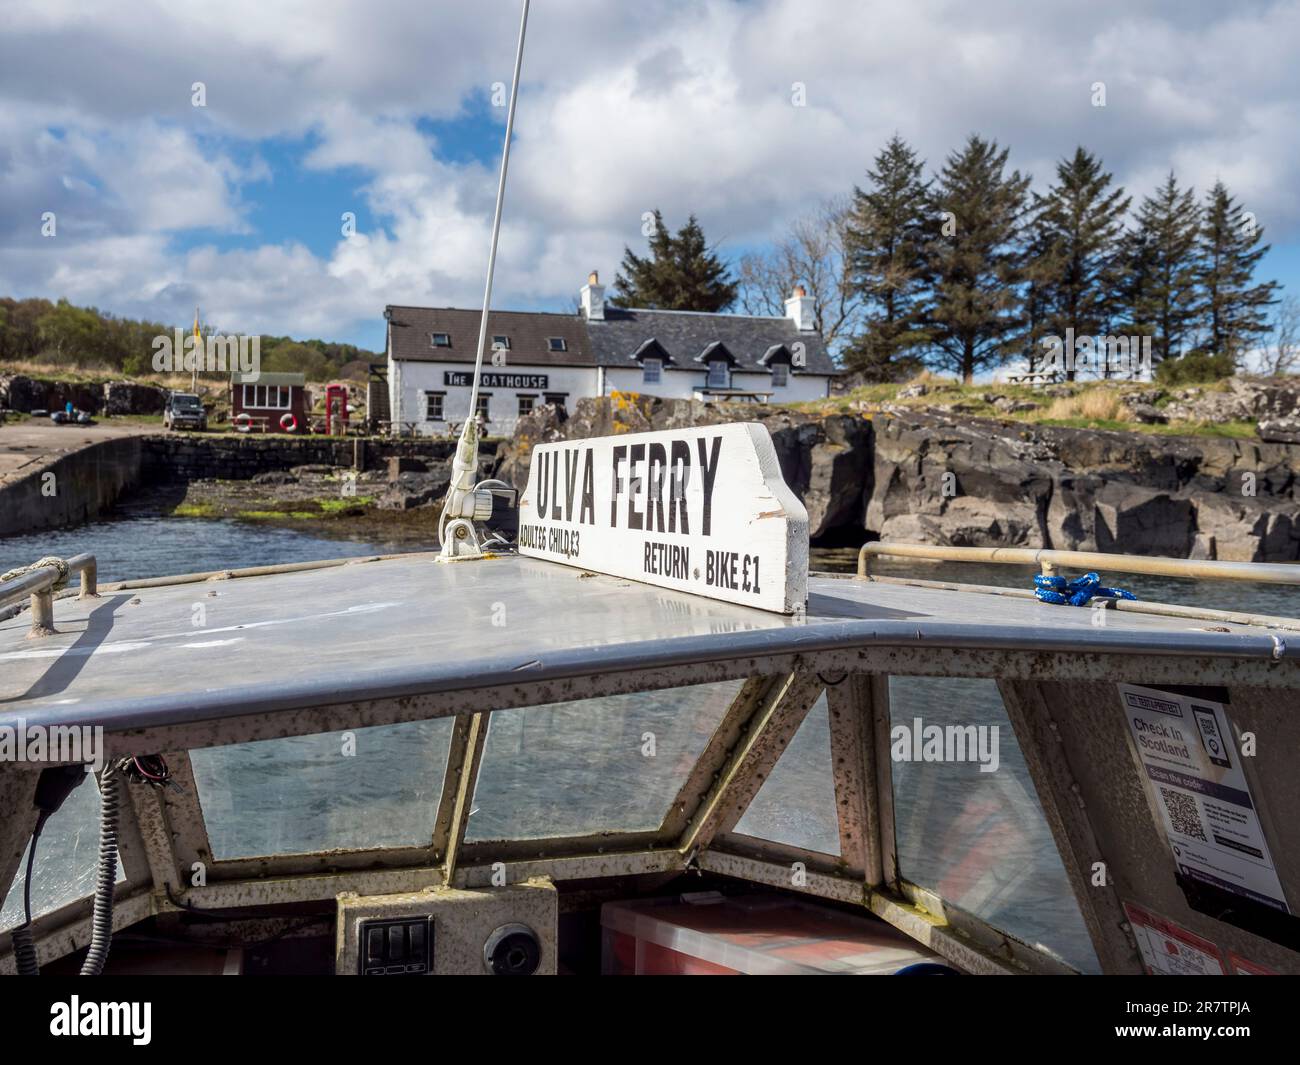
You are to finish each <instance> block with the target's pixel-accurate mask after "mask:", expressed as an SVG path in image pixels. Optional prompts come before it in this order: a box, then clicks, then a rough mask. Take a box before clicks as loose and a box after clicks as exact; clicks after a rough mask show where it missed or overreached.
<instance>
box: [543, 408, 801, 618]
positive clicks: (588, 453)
mask: <svg viewBox="0 0 1300 1065" xmlns="http://www.w3.org/2000/svg"><path fill="white" fill-rule="evenodd" d="M519 551H520V553H521V554H524V555H532V556H534V557H536V558H545V559H550V560H551V561H553V562H562V563H565V564H566V565H570V566H580V567H582V568H583V569H589V570H594V571H596V572H598V573H608V574H612V575H614V576H617V577H628V578H631V579H632V580H637V581H644V582H645V583H647V584H656V585H659V586H661V587H664V588H674V589H677V590H679V591H683V592H692V593H694V594H696V595H704V596H709V597H711V598H713V599H725V600H726V601H728V602H731V603H743V604H744V605H746V606H754V607H759V608H761V609H763V610H775V611H779V612H781V613H785V614H792V613H797V612H801V611H802V610H803V609H804V603H805V601H806V599H807V586H808V512H807V511H806V510H804V507H803V504H802V503H800V502H799V500H798V498H797V497H796V496H795V494H794V493H793V492H791V491H790V489H789V488H788V487H787V486H786V483H785V481H784V480H783V479H782V477H781V470H780V467H779V466H778V464H777V461H776V451H775V449H774V448H773V447H772V438H771V437H770V436H769V435H768V432H767V429H766V428H765V427H763V426H762V425H758V424H756V423H752V422H743V423H738V424H735V425H710V426H704V427H701V428H696V429H670V430H666V431H664V432H657V433H632V434H628V435H625V436H607V437H600V438H597V439H593V440H575V441H572V442H567V443H560V444H539V445H537V446H536V447H534V448H533V455H532V465H531V467H530V468H529V471H528V487H527V488H526V489H525V491H524V495H523V498H522V499H521V500H520V504H519Z"/></svg>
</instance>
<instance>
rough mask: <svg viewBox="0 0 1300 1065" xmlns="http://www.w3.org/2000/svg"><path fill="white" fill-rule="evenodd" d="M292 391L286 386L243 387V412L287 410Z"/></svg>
mask: <svg viewBox="0 0 1300 1065" xmlns="http://www.w3.org/2000/svg"><path fill="white" fill-rule="evenodd" d="M292 395H293V389H291V388H290V387H288V386H287V385H244V402H243V406H244V409H245V410H288V409H289V401H290V398H291V397H292Z"/></svg>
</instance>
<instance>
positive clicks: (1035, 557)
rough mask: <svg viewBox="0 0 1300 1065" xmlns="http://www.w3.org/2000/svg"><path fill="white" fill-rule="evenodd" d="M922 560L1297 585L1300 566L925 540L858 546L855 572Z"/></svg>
mask: <svg viewBox="0 0 1300 1065" xmlns="http://www.w3.org/2000/svg"><path fill="white" fill-rule="evenodd" d="M881 556H890V557H894V558H926V559H931V560H933V561H936V562H997V563H1002V564H1005V565H1012V566H1038V567H1040V569H1041V571H1042V572H1043V574H1044V575H1046V576H1049V577H1053V576H1056V573H1057V569H1058V568H1059V567H1067V568H1070V569H1081V570H1099V571H1100V570H1105V571H1107V572H1110V573H1141V574H1146V575H1148V576H1152V577H1193V578H1197V577H1202V578H1205V579H1207V580H1221V581H1257V582H1259V583H1261V584H1300V565H1291V564H1288V563H1280V562H1220V561H1211V560H1208V559H1192V558H1163V557H1160V556H1150V557H1148V556H1143V555H1112V554H1107V553H1106V552H1104V551H1054V550H1050V549H1047V548H1033V547H936V546H934V545H931V544H895V543H886V542H884V541H880V542H877V543H870V544H863V545H862V550H861V551H859V552H858V576H859V577H867V576H870V574H869V573H868V570H867V559H869V558H879V557H881Z"/></svg>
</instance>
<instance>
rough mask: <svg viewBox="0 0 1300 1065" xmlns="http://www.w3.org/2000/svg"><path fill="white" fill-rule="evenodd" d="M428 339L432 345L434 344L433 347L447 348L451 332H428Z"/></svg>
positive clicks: (449, 343) (449, 344) (449, 345)
mask: <svg viewBox="0 0 1300 1065" xmlns="http://www.w3.org/2000/svg"><path fill="white" fill-rule="evenodd" d="M429 339H430V341H431V342H432V343H433V346H434V347H435V348H449V347H451V334H450V333H430V334H429Z"/></svg>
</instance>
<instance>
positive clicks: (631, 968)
mask: <svg viewBox="0 0 1300 1065" xmlns="http://www.w3.org/2000/svg"><path fill="white" fill-rule="evenodd" d="M600 924H601V936H602V956H601V971H602V972H604V973H605V974H607V975H615V976H619V975H624V976H631V975H701V976H704V975H716V976H723V975H740V974H746V975H760V974H789V975H795V974H807V975H833V974H839V973H843V974H852V975H867V976H873V975H892V974H896V973H898V972H899V971H900V970H902V969H905V968H907V967H908V966H911V965H917V964H920V963H925V962H930V963H940V964H942V963H943V959H942V958H940V957H939V956H938V955H936V954H934V953H932V952H931V951H928V950H926V949H925V948H924V947H922V946H920V944H918V943H916V942H915V941H914V940H912V939H909V938H908V937H907V936H905V935H903V933H902V932H899V931H898V930H897V929H895V928H893V927H892V926H890V925H888V924H886V923H885V922H884V921H881V920H879V919H877V918H875V917H872V916H863V917H859V916H856V915H854V914H849V913H842V912H841V911H839V910H836V909H833V908H831V907H829V906H821V905H818V904H817V903H814V902H805V901H803V900H801V899H788V898H783V897H781V896H779V895H739V896H723V895H720V894H718V893H716V892H707V893H704V894H702V895H696V896H692V895H683V896H681V897H680V898H678V897H673V898H667V899H643V900H638V901H634V902H608V903H606V904H605V905H604V906H602V907H601V911H600Z"/></svg>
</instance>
